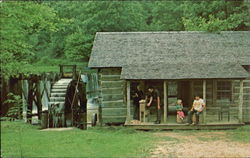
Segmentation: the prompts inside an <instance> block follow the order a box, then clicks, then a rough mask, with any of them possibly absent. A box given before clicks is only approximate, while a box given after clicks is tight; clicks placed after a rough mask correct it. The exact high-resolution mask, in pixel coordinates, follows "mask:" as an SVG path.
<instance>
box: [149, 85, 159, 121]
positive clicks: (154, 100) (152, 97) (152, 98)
mask: <svg viewBox="0 0 250 158" xmlns="http://www.w3.org/2000/svg"><path fill="white" fill-rule="evenodd" d="M148 93H149V94H148V96H147V97H146V101H148V103H147V107H150V106H152V105H153V106H155V108H156V112H157V116H156V121H155V123H156V124H160V123H161V116H160V109H161V106H160V102H161V100H160V94H159V91H158V90H157V89H155V88H153V87H152V86H150V87H149V88H148Z"/></svg>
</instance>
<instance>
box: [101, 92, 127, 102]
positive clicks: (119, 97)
mask: <svg viewBox="0 0 250 158" xmlns="http://www.w3.org/2000/svg"><path fill="white" fill-rule="evenodd" d="M123 98H124V96H123V94H122V93H120V94H103V95H102V100H103V101H116V100H123Z"/></svg>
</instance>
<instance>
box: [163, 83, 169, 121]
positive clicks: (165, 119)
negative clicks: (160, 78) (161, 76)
mask: <svg viewBox="0 0 250 158" xmlns="http://www.w3.org/2000/svg"><path fill="white" fill-rule="evenodd" d="M167 87H168V83H167V81H164V83H163V91H164V98H163V99H164V109H163V110H164V111H163V116H164V118H163V121H164V122H167V115H168V108H167V106H168V91H167V89H168V88H167Z"/></svg>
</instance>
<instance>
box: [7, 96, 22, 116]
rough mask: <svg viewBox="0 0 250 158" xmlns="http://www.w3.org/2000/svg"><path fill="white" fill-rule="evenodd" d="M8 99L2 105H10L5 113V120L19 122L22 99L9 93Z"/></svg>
mask: <svg viewBox="0 0 250 158" xmlns="http://www.w3.org/2000/svg"><path fill="white" fill-rule="evenodd" d="M7 96H8V98H9V99H7V100H6V101H5V102H4V104H12V106H11V108H10V109H9V110H8V112H7V116H6V117H7V119H9V120H16V119H18V120H20V119H22V116H21V114H22V98H21V97H20V96H19V95H14V94H13V93H9V94H8V95H7Z"/></svg>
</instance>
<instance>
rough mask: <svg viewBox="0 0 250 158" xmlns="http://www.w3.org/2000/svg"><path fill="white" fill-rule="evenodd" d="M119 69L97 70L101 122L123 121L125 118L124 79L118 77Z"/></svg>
mask: <svg viewBox="0 0 250 158" xmlns="http://www.w3.org/2000/svg"><path fill="white" fill-rule="evenodd" d="M120 74H121V69H119V68H108V69H101V70H100V71H99V86H100V90H101V105H102V123H104V124H105V123H124V122H125V120H126V115H127V109H126V101H125V100H126V98H125V96H126V95H125V93H126V89H125V87H126V86H125V84H126V82H125V81H124V80H121V79H120Z"/></svg>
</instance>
